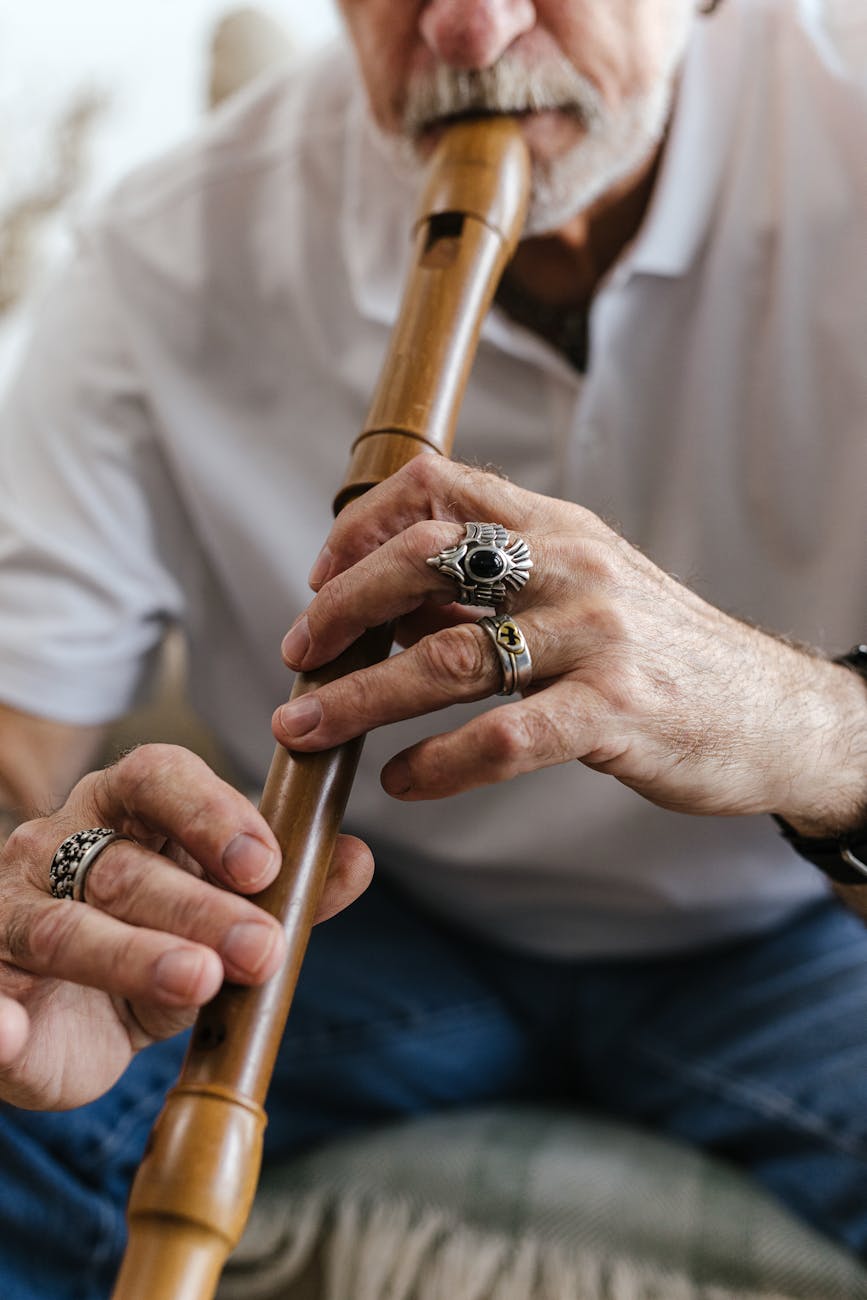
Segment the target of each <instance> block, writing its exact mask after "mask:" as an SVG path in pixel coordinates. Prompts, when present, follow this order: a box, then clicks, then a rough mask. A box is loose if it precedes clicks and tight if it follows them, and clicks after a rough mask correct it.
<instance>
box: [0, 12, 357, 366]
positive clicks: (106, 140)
mask: <svg viewBox="0 0 867 1300" xmlns="http://www.w3.org/2000/svg"><path fill="white" fill-rule="evenodd" d="M336 30H337V18H336V16H335V10H334V6H333V4H332V0H266V2H265V3H263V4H261V5H259V4H257V5H256V7H255V9H253V10H251V9H246V8H244V7H240V6H233V5H232V4H231V3H230V2H229V0H125V3H122V4H119V3H118V2H117V0H75V3H74V4H63V3H61V2H60V0H26V2H25V3H23V4H22V0H0V390H2V387H3V386H4V384H5V381H6V379H7V378H8V375H9V372H10V370H11V368H12V367H13V365H14V361H15V356H16V354H17V351H18V348H19V347H20V344H21V341H22V338H23V336H24V335H25V334H26V330H27V322H28V317H29V315H30V313H31V311H32V308H33V304H34V303H35V302H36V301H38V295H39V291H40V287H41V285H43V284H44V283H45V281H46V278H47V277H48V276H49V275H50V274H51V271H52V269H53V267H54V266H55V265H56V264H57V263H58V261H60V260H61V259H62V258H63V257H64V255H65V252H66V250H67V249H68V246H69V239H70V231H71V230H73V229H74V226H75V222H76V221H77V220H78V219H79V218H80V217H81V216H82V214H83V213H85V212H86V211H87V209H88V207H89V206H91V205H92V204H93V203H94V202H95V201H96V200H97V199H98V196H99V194H100V193H102V192H103V191H104V190H105V189H107V188H108V187H110V186H111V185H112V183H113V182H114V181H115V180H117V179H118V178H119V177H120V176H122V175H123V174H124V173H125V172H127V171H129V169H130V168H131V167H133V166H135V165H136V163H138V162H141V161H142V160H144V159H146V158H148V157H150V156H153V155H154V154H157V153H159V152H160V151H161V150H163V149H164V148H166V147H167V146H169V145H171V144H172V143H174V142H175V141H177V140H179V139H182V138H183V137H184V136H185V135H186V134H187V133H188V132H189V131H190V129H191V128H192V127H193V126H194V125H195V123H196V121H197V120H198V119H199V118H200V117H201V115H202V113H203V112H205V111H206V108H207V105H208V102H209V98H210V97H211V96H212V94H214V93H216V94H217V95H220V94H223V93H225V92H226V91H227V90H229V89H231V86H232V84H233V83H234V80H235V78H236V77H238V78H239V79H243V78H244V76H245V75H246V67H245V65H246V64H247V63H248V62H250V61H252V62H255V63H257V64H258V63H262V62H268V61H271V60H276V59H279V58H282V57H286V55H287V54H288V52H289V49H290V47H294V48H296V49H299V50H300V49H304V48H309V47H311V46H313V45H316V44H318V43H320V42H322V41H325V40H328V39H329V38H330V37H331V36H333V35H334V33H335V31H336ZM215 37H216V38H217V44H216V50H215V48H214V41H215ZM215 56H216V57H215ZM215 68H216V76H215V75H214V69H215Z"/></svg>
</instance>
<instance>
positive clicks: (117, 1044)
mask: <svg viewBox="0 0 867 1300" xmlns="http://www.w3.org/2000/svg"><path fill="white" fill-rule="evenodd" d="M100 826H104V827H109V828H111V829H114V830H117V831H120V832H122V833H123V834H124V835H128V836H130V837H131V840H132V841H134V842H130V841H127V840H118V841H115V842H113V843H111V844H109V845H108V847H107V848H105V849H104V850H103V851H102V852H101V853H100V854H99V856H98V857H97V859H96V861H95V862H94V865H93V867H92V868H91V870H90V872H89V874H88V876H87V885H86V900H87V901H86V902H73V901H70V900H66V899H62V900H61V899H55V898H53V897H52V896H51V894H50V892H49V882H48V873H49V868H50V865H51V860H52V858H53V856H54V853H55V850H56V849H57V847H58V846H59V845H60V844H61V842H62V841H63V840H64V839H66V837H67V836H68V835H71V834H72V833H73V832H74V831H79V830H85V829H89V828H91V827H100ZM279 866H280V854H279V849H278V846H277V841H276V839H275V837H274V835H273V833H272V832H271V830H270V829H269V827H268V825H267V824H266V822H265V821H264V819H263V818H262V817H261V816H260V814H259V813H258V812H257V811H256V809H255V808H254V807H253V806H252V805H251V804H250V803H249V802H248V800H247V799H246V798H245V797H244V796H243V795H241V794H239V793H238V791H236V790H234V789H232V787H231V786H229V785H227V784H226V783H225V782H223V781H222V780H220V779H219V777H217V776H216V775H215V774H214V773H213V772H212V771H211V770H210V768H208V767H207V765H206V764H205V763H203V762H202V760H201V759H199V758H197V757H196V756H195V755H193V754H191V753H189V752H188V751H187V750H184V749H179V748H177V747H176V746H172V745H143V746H141V747H140V748H139V749H136V750H134V751H133V752H132V753H131V754H128V755H127V756H126V757H125V758H122V759H121V760H120V761H119V762H118V763H116V764H115V765H114V766H113V767H110V768H108V769H106V770H104V771H102V772H98V773H92V774H90V775H88V776H85V777H84V778H82V780H80V781H79V782H78V784H77V785H76V786H75V787H74V789H73V790H72V792H71V794H70V795H69V798H68V799H67V801H66V802H65V803H64V805H63V807H62V808H60V809H59V810H58V811H57V812H55V813H53V814H52V815H51V816H48V817H40V818H37V819H35V820H33V821H28V822H25V823H24V824H23V825H21V826H19V827H18V829H17V830H15V831H13V833H12V834H11V836H10V837H9V839H8V840H7V842H6V845H5V847H4V848H3V850H2V852H0V1098H3V1099H4V1100H6V1101H8V1102H11V1103H12V1104H14V1105H18V1106H25V1107H28V1108H31V1109H40V1110H62V1109H67V1108H69V1107H72V1106H79V1105H82V1104H84V1103H85V1102H88V1101H91V1100H93V1099H94V1098H96V1097H98V1096H100V1095H101V1094H102V1093H104V1092H105V1091H107V1090H108V1088H110V1087H111V1085H112V1084H113V1083H114V1082H115V1080H116V1079H117V1078H118V1077H119V1076H120V1075H121V1073H122V1072H123V1070H124V1069H125V1068H126V1066H127V1065H128V1063H129V1061H130V1059H131V1057H132V1055H133V1054H134V1053H135V1052H137V1051H139V1050H140V1049H141V1048H143V1047H146V1046H147V1045H148V1044H150V1043H152V1042H154V1041H155V1040H157V1039H161V1038H166V1037H169V1036H170V1035H172V1034H175V1033H178V1032H179V1031H180V1030H182V1029H184V1028H185V1027H186V1026H187V1025H189V1024H191V1023H192V1021H193V1020H194V1018H195V1015H196V1012H197V1010H198V1009H199V1007H201V1006H202V1005H203V1004H204V1003H205V1002H208V1001H209V1000H210V999H211V998H212V997H213V996H214V995H215V994H216V993H217V991H218V990H219V988H220V985H221V984H222V982H223V980H224V978H225V979H229V980H231V981H232V982H234V983H238V984H260V983H263V982H264V981H265V980H267V979H269V978H270V977H271V976H272V975H273V974H274V973H275V972H276V971H277V969H278V967H279V966H280V963H281V961H282V960H283V957H284V953H285V941H284V937H283V932H282V930H281V927H280V925H279V924H278V922H277V921H275V920H274V919H273V918H272V917H270V916H268V915H267V914H266V913H264V912H263V911H262V910H261V909H260V908H259V907H257V906H256V905H255V904H254V903H252V902H250V901H249V900H248V899H246V898H244V897H241V895H244V894H255V893H258V892H259V891H260V890H262V889H264V888H265V887H266V885H268V884H270V882H271V881H272V880H273V879H274V877H275V876H276V874H277V871H278V869H279ZM371 872H372V859H371V855H370V852H369V850H368V849H367V848H366V846H365V845H363V844H362V843H361V842H360V841H358V840H354V839H350V838H348V837H345V836H342V837H341V838H340V840H339V842H338V847H337V850H336V852H335V858H334V862H333V864H332V871H331V875H330V878H329V881H328V885H327V886H326V890H325V895H324V897H323V900H322V904H321V906H320V910H319V915H318V917H317V920H324V919H325V918H326V917H327V916H330V915H332V914H333V913H334V912H337V911H339V910H340V909H341V908H342V907H344V906H346V905H347V904H348V903H349V902H351V901H352V900H353V899H354V898H356V897H357V896H358V895H359V894H360V893H361V892H362V891H363V890H364V889H365V888H366V886H367V883H368V881H369V879H370V875H371Z"/></svg>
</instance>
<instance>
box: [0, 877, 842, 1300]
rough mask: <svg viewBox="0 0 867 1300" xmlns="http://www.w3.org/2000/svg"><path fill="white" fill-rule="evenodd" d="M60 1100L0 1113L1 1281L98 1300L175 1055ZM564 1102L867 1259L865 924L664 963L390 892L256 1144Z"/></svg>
mask: <svg viewBox="0 0 867 1300" xmlns="http://www.w3.org/2000/svg"><path fill="white" fill-rule="evenodd" d="M183 1049H184V1042H183V1040H181V1039H178V1040H174V1041H172V1042H169V1043H164V1044H161V1045H159V1046H157V1047H154V1048H151V1049H149V1050H148V1051H147V1052H144V1053H142V1054H141V1056H139V1057H138V1058H137V1060H136V1061H135V1062H134V1063H133V1065H132V1066H131V1067H130V1069H129V1070H128V1071H127V1073H126V1074H125V1076H124V1077H123V1079H122V1080H121V1081H120V1082H119V1083H118V1084H117V1086H116V1087H115V1088H114V1089H113V1090H112V1092H111V1093H109V1094H108V1095H107V1096H106V1097H104V1098H102V1099H101V1100H100V1101H98V1102H94V1103H93V1104H92V1105H90V1106H85V1107H83V1108H81V1109H80V1110H78V1111H72V1112H69V1113H66V1114H48V1115H45V1114H32V1113H29V1112H23V1111H17V1110H14V1109H13V1108H11V1107H4V1108H0V1296H2V1297H3V1300H48V1297H50V1300H101V1298H102V1297H105V1296H107V1295H109V1294H110V1291H111V1285H112V1282H113V1278H114V1274H115V1272H116V1269H117V1266H118V1262H119V1257H120V1253H121V1250H122V1244H123V1238H124V1217H123V1211H124V1200H125V1196H126V1192H127V1188H128V1185H129V1182H130V1180H131V1178H132V1175H133V1173H134V1171H135V1168H136V1166H137V1164H138V1162H139V1159H140V1157H141V1153H142V1149H143V1147H144V1143H145V1139H146V1137H147V1134H148V1132H149V1130H150V1127H151V1125H152V1122H153V1119H154V1116H155V1114H156V1112H157V1110H158V1109H159V1106H160V1104H161V1101H162V1098H163V1096H164V1094H165V1092H166V1091H167V1089H168V1087H169V1086H170V1084H171V1083H172V1082H173V1080H174V1078H175V1076H176V1074H177V1071H178V1068H179V1065H180V1061H181V1057H182V1055H183ZM510 1098H514V1099H523V1100H527V1099H534V1098H535V1099H540V1100H559V1101H566V1102H568V1103H570V1104H573V1105H575V1106H580V1107H583V1108H597V1109H599V1110H604V1111H606V1112H607V1113H608V1114H614V1115H618V1116H620V1117H623V1118H626V1119H633V1120H636V1121H639V1122H641V1123H643V1124H647V1125H652V1126H654V1127H656V1128H658V1129H660V1130H664V1131H667V1132H669V1133H672V1134H677V1135H678V1136H679V1137H681V1138H685V1139H687V1140H689V1141H692V1142H694V1143H697V1144H699V1145H701V1146H703V1147H706V1148H708V1149H710V1150H713V1151H715V1152H717V1153H718V1154H719V1155H721V1156H723V1157H724V1158H726V1159H729V1160H731V1161H734V1162H736V1163H737V1164H738V1165H740V1166H742V1167H743V1168H744V1169H747V1170H748V1171H749V1172H750V1173H751V1174H752V1175H753V1176H754V1177H755V1179H756V1180H757V1181H759V1182H760V1183H763V1184H764V1185H765V1187H766V1188H768V1189H770V1191H771V1192H773V1193H774V1194H775V1195H776V1196H778V1197H779V1198H780V1199H781V1200H783V1201H784V1202H786V1203H787V1204H788V1205H789V1206H790V1208H791V1209H792V1210H794V1211H795V1212H796V1213H797V1214H799V1215H801V1216H802V1217H803V1218H805V1219H808V1220H810V1221H811V1222H812V1223H813V1224H815V1225H816V1226H817V1227H818V1228H819V1229H820V1230H822V1231H824V1232H825V1233H827V1234H828V1235H829V1236H831V1237H834V1238H836V1239H837V1240H838V1241H840V1242H842V1243H844V1244H846V1245H848V1246H849V1247H850V1248H851V1249H853V1250H855V1251H856V1252H859V1253H860V1254H861V1255H862V1257H864V1258H865V1259H867V934H865V932H864V929H863V927H862V924H861V922H860V921H858V920H856V919H855V918H854V917H852V916H851V915H850V914H848V913H847V912H844V911H843V910H842V909H841V908H839V907H838V906H837V905H836V904H835V903H833V902H831V901H830V900H829V901H828V902H827V903H822V904H821V905H819V906H816V907H813V908H811V909H809V910H808V911H807V912H805V913H802V914H801V915H800V916H799V917H797V918H796V919H795V920H793V921H792V922H791V923H790V924H788V925H787V926H786V927H784V928H782V929H780V930H778V931H775V932H774V933H772V934H771V935H766V936H764V937H763V938H761V939H751V940H750V941H748V942H744V943H740V944H736V945H729V946H727V947H725V948H720V949H716V950H714V951H712V952H704V953H702V954H700V955H694V956H689V957H679V958H677V959H667V960H654V961H617V962H600V961H594V962H561V961H557V962H554V961H543V960H537V959H534V958H529V957H525V956H516V955H515V954H513V953H506V952H503V951H500V950H498V949H496V948H493V947H490V946H486V945H484V944H481V943H479V942H478V941H477V940H475V939H473V940H469V939H467V938H466V937H464V936H462V935H461V934H460V933H457V932H455V931H454V930H450V929H448V928H446V927H444V926H442V925H441V924H439V923H436V922H434V921H432V920H431V918H430V917H428V916H425V915H421V914H419V913H418V912H417V911H416V910H415V909H414V908H413V907H412V906H411V905H410V904H409V903H408V902H407V901H406V899H404V898H403V897H402V896H401V895H399V894H397V893H395V892H394V891H393V890H392V889H390V888H389V887H388V886H386V885H385V884H383V883H377V884H376V885H375V886H374V887H373V888H372V889H371V890H370V891H369V893H368V894H367V895H366V896H365V897H364V898H363V899H362V900H361V901H360V902H359V903H357V904H355V906H354V907H352V908H350V909H349V911H347V912H345V913H343V914H342V915H341V916H339V917H337V918H335V919H334V920H333V921H330V922H328V923H327V924H326V925H324V926H320V927H319V928H318V929H317V930H316V932H315V933H314V936H313V940H312V942H311V947H310V952H309V955H308V958H307V961H306V963H305V965H304V970H303V974H302V978H301V982H300V985H299V989H298V993H297V997H296V1002H295V1006H294V1008H293V1011H292V1015H291V1017H290V1021H289V1026H288V1029H287V1034H286V1038H285V1042H284V1047H283V1050H282V1052H281V1056H280V1060H279V1063H278V1068H277V1072H276V1075H275V1078H274V1082H273V1086H272V1089H271V1095H270V1098H269V1104H268V1110H269V1116H270V1122H269V1126H268V1130H267V1135H266V1159H272V1160H273V1159H276V1158H280V1157H285V1156H288V1155H289V1154H290V1153H292V1152H293V1151H297V1150H299V1149H300V1148H302V1147H305V1146H309V1145H311V1144H314V1143H317V1142H320V1141H322V1140H323V1139H326V1138H328V1137H331V1136H334V1135H335V1134H338V1133H341V1132H345V1131H348V1130H350V1129H352V1128H356V1127H358V1126H360V1125H368V1124H374V1123H381V1122H383V1121H385V1120H388V1119H390V1118H393V1117H396V1116H406V1115H411V1114H416V1113H419V1112H423V1111H428V1110H431V1109H434V1108H443V1107H449V1106H462V1105H469V1104H476V1103H480V1102H484V1101H488V1100H495V1099H497V1100H502V1099H510Z"/></svg>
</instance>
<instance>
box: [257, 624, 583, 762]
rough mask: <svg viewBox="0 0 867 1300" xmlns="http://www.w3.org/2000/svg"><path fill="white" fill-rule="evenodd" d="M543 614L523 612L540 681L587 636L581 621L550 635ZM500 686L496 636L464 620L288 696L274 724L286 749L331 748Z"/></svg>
mask: <svg viewBox="0 0 867 1300" xmlns="http://www.w3.org/2000/svg"><path fill="white" fill-rule="evenodd" d="M544 621H547V620H545V619H544V615H543V614H542V613H540V614H539V616H538V618H537V617H536V616H533V615H528V616H526V617H523V618H522V619H521V630H522V632H523V633H524V636H525V637H526V640H527V643H528V645H529V646H530V647H531V651H532V656H533V675H534V677H535V678H536V679H537V680H539V681H545V680H546V679H548V678H551V677H556V676H559V675H560V674H561V673H563V672H565V671H568V670H569V669H570V668H571V667H572V666H573V665H574V663H575V661H576V657H577V656H578V655H579V654H580V651H581V641H580V638H581V636H582V635H584V634H583V631H582V629H581V627H580V625H579V627H578V628H577V629H573V630H570V634H569V635H568V636H565V635H560V634H554V635H552V634H551V633H550V632H546V631H545V630H544V629H543V627H542V623H543V622H544ZM502 685H503V667H502V664H501V661H500V658H499V655H498V653H497V650H496V648H495V646H494V644H493V641H492V640H491V637H490V636H489V635H488V633H487V632H486V631H485V630H484V629H483V628H482V627H480V626H479V624H478V622H474V623H459V624H457V625H456V626H454V627H449V628H444V629H443V630H442V631H441V632H437V633H436V634H435V635H433V636H429V637H424V638H423V639H422V640H421V641H418V642H417V643H416V644H415V645H413V646H409V647H408V648H407V649H406V650H404V651H402V652H401V653H400V654H397V655H393V656H392V657H391V658H389V659H385V660H383V661H382V662H381V663H378V664H373V665H372V666H371V667H369V668H364V669H361V670H359V671H358V672H354V673H349V674H347V675H346V676H345V677H339V678H337V679H336V680H335V681H333V682H330V683H328V684H327V685H323V686H320V687H319V689H318V690H316V691H308V692H307V693H306V694H304V695H302V696H299V697H298V698H297V699H294V700H290V701H289V702H288V703H287V704H284V705H282V706H281V707H280V708H279V709H278V710H277V711H276V712H275V714H274V716H273V718H272V721H271V726H272V731H273V734H274V737H275V739H276V740H277V741H278V743H279V744H281V745H284V746H285V747H286V748H287V749H298V750H305V751H314V750H319V749H329V748H331V746H333V745H339V744H342V743H343V741H345V740H349V739H351V738H352V737H354V736H360V735H364V734H365V733H366V732H368V731H373V730H374V728H376V727H381V726H385V725H386V724H388V723H392V722H401V721H403V720H404V719H406V718H414V717H420V716H422V715H423V714H425V713H434V712H436V711H437V710H438V709H444V708H447V707H448V706H449V705H451V704H466V703H472V702H473V701H475V700H482V699H486V698H487V697H488V696H490V695H494V694H495V693H496V692H497V691H498V690H500V689H501V687H502Z"/></svg>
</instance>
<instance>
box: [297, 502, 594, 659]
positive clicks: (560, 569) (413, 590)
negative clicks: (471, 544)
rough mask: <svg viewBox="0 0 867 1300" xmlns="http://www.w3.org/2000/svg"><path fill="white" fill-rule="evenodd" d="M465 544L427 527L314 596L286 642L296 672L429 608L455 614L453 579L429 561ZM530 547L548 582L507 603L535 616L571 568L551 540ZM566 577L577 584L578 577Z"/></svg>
mask: <svg viewBox="0 0 867 1300" xmlns="http://www.w3.org/2000/svg"><path fill="white" fill-rule="evenodd" d="M463 538H464V529H463V528H462V527H459V526H457V525H455V524H442V523H435V522H433V521H431V520H426V521H425V522H423V523H418V524H414V525H413V526H412V527H411V528H408V529H406V530H405V531H404V532H402V533H399V534H398V536H397V537H393V538H391V539H390V540H389V541H388V542H385V543H384V544H383V545H382V546H381V547H380V548H379V549H378V550H377V551H375V552H374V553H373V554H371V555H367V556H365V557H364V558H363V559H362V560H360V561H359V562H358V563H357V564H356V565H354V566H353V568H351V569H349V570H347V571H346V572H345V573H340V574H337V575H336V576H335V577H334V578H332V579H331V581H330V582H329V583H327V584H326V586H324V587H323V588H322V589H321V591H319V592H318V593H317V595H316V596H314V598H313V600H312V601H311V602H310V604H309V605H308V607H307V609H306V611H305V612H304V614H303V615H302V616H301V617H300V618H299V619H298V620H297V621H296V623H295V624H294V626H293V627H292V628H291V629H290V631H289V632H288V633H287V635H286V637H285V638H284V641H283V658H284V660H285V661H286V663H287V664H288V665H289V667H290V668H294V669H295V670H296V671H301V670H308V671H309V670H311V669H314V668H318V667H320V666H321V665H322V664H325V663H329V662H330V661H331V660H332V659H334V658H336V656H337V655H338V654H340V653H341V652H342V651H343V650H345V649H346V648H347V646H349V645H351V644H352V642H353V641H355V640H356V639H357V638H358V637H359V636H360V635H361V633H362V632H363V631H365V629H366V628H371V627H379V626H380V625H382V624H384V623H390V622H392V621H394V620H395V619H398V618H400V617H402V616H403V615H406V614H411V613H412V612H413V611H418V609H419V607H424V604H425V602H434V603H436V604H439V605H449V606H451V607H454V599H455V595H456V594H457V591H456V584H455V580H454V578H452V577H450V576H449V574H448V573H443V572H442V571H440V570H439V569H437V568H435V567H433V566H432V565H431V564H430V563H429V560H430V558H431V557H432V556H436V555H438V554H439V552H440V551H442V550H444V549H445V548H447V547H448V548H450V547H453V546H455V545H456V544H457V543H458V542H460V541H462V540H463ZM530 547H531V549H532V550H533V552H534V554H535V556H536V560H535V561H534V563H536V564H537V566H538V570H539V572H540V573H544V574H545V575H546V580H545V583H544V585H543V584H542V583H541V582H539V581H538V580H537V581H536V582H535V583H534V584H533V585H532V590H531V591H530V592H529V593H525V592H523V591H519V592H517V593H514V594H513V596H512V598H511V599H510V602H509V608H510V609H512V610H521V609H523V608H527V607H528V606H530V605H532V606H533V607H534V608H535V607H536V606H538V605H539V604H540V603H542V602H546V601H547V591H548V588H549V586H553V590H554V591H555V592H556V593H558V594H559V591H560V587H561V583H562V577H563V573H564V569H566V568H567V567H568V563H567V562H566V561H565V560H564V556H563V554H562V550H561V549H559V548H558V547H557V545H556V544H555V542H554V539H553V538H551V539H550V540H547V539H542V538H539V537H537V536H536V535H535V534H534V535H533V537H532V541H531V542H530ZM568 576H569V579H570V581H571V582H572V583H574V574H572V573H571V572H570V573H569V575H568ZM476 617H478V614H477V615H476ZM452 621H453V620H452Z"/></svg>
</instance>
